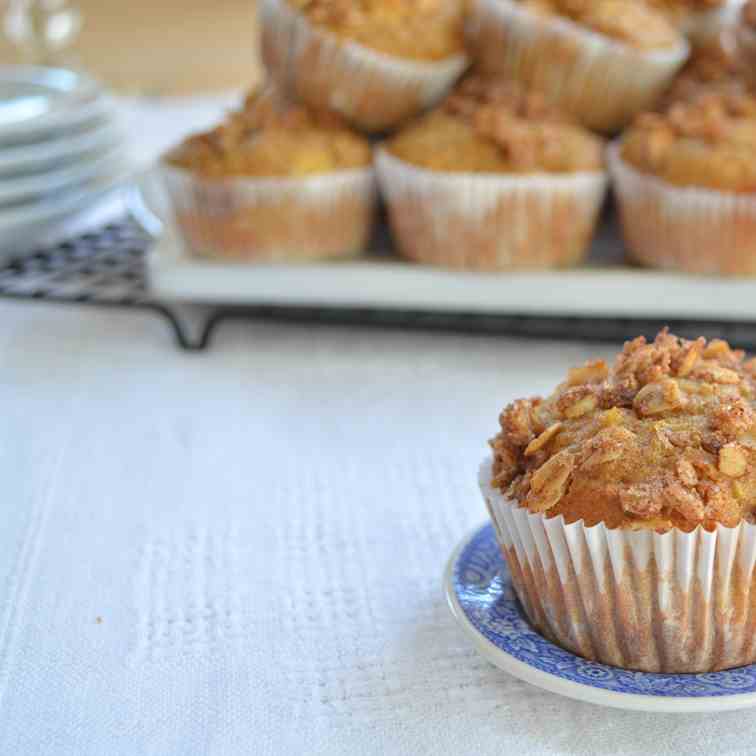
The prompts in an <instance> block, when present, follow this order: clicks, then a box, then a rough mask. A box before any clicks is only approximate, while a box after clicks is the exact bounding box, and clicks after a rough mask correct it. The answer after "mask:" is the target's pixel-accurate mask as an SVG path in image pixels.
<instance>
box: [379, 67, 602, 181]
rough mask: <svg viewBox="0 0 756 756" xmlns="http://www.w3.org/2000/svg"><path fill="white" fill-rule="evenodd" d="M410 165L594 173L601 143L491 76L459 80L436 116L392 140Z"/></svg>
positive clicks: (541, 101) (394, 148)
mask: <svg viewBox="0 0 756 756" xmlns="http://www.w3.org/2000/svg"><path fill="white" fill-rule="evenodd" d="M389 146H390V148H391V150H392V152H394V154H396V155H397V156H398V157H401V158H402V159H404V160H406V161H407V162H410V163H413V164H416V165H421V166H424V167H428V168H432V169H437V170H463V171H480V172H491V173H496V172H512V173H529V172H549V173H567V172H575V171H589V172H595V171H599V170H602V169H603V142H602V140H601V139H599V138H598V137H596V136H594V135H593V134H591V133H590V132H589V131H587V130H586V129H584V128H582V127H581V126H579V125H577V124H575V123H573V122H571V121H570V119H569V118H568V117H567V116H566V115H565V114H564V113H562V112H560V111H559V110H557V109H555V108H554V107H553V106H549V105H548V104H547V103H546V101H545V99H544V98H543V97H542V96H541V95H539V94H538V93H536V92H526V91H524V90H523V89H521V88H520V87H519V86H518V85H517V84H516V83H515V82H511V81H507V80H504V79H501V78H497V77H495V76H483V75H473V76H469V77H467V78H466V79H464V80H463V81H462V82H461V83H460V84H459V85H458V86H457V88H456V89H455V90H454V92H452V94H450V95H449V97H448V98H447V99H446V101H445V102H444V103H443V105H442V106H441V107H440V108H439V109H438V110H436V111H434V112H432V113H430V114H428V115H426V116H425V117H424V118H421V119H420V120H418V121H417V122H415V123H414V124H412V125H411V126H409V127H408V128H407V129H405V130H404V131H402V132H400V133H399V134H398V135H397V136H396V137H395V138H394V139H392V140H391V142H390V143H389Z"/></svg>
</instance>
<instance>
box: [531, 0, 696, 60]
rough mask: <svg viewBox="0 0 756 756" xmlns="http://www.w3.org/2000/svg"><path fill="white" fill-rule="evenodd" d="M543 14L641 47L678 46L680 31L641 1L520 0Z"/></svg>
mask: <svg viewBox="0 0 756 756" xmlns="http://www.w3.org/2000/svg"><path fill="white" fill-rule="evenodd" d="M520 2H521V5H524V6H525V7H527V8H529V9H531V10H533V11H535V12H537V13H542V14H556V15H559V16H564V17H566V18H569V19H570V20H572V21H574V22H575V23H577V24H580V25H581V26H585V27H587V28H589V29H591V30H592V31H595V32H598V33H599V34H603V35H604V36H606V37H610V38H611V39H613V40H615V41H617V42H624V43H625V44H627V45H630V46H632V47H636V48H638V49H640V50H659V49H666V48H671V47H678V46H679V45H680V44H681V43H682V37H681V35H680V33H679V32H678V31H677V30H676V29H675V28H674V26H672V24H670V22H669V21H668V20H667V19H666V18H665V17H664V14H663V13H661V12H659V11H657V10H654V9H653V8H650V7H649V6H648V5H647V4H646V3H643V2H639V0H520Z"/></svg>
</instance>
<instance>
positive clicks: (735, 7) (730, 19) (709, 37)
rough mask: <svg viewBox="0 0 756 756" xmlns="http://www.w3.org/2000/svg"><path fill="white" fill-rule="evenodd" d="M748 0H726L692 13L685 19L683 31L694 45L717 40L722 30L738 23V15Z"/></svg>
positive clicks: (699, 45) (702, 45)
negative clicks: (710, 7)
mask: <svg viewBox="0 0 756 756" xmlns="http://www.w3.org/2000/svg"><path fill="white" fill-rule="evenodd" d="M745 2H746V0H725V2H724V3H722V5H721V6H720V7H719V8H712V9H711V10H708V11H703V12H700V13H692V14H691V15H690V16H689V17H688V18H687V19H685V20H684V21H683V24H682V31H683V32H684V33H685V34H686V35H687V36H688V38H689V39H690V41H691V43H692V44H693V46H694V47H704V46H706V45H708V44H711V43H713V42H714V41H716V38H717V37H718V36H719V35H720V34H722V32H724V31H726V30H728V29H731V28H732V27H734V26H735V25H736V24H737V23H738V16H739V14H740V11H741V9H742V7H743V5H745Z"/></svg>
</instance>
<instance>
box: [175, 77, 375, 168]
mask: <svg viewBox="0 0 756 756" xmlns="http://www.w3.org/2000/svg"><path fill="white" fill-rule="evenodd" d="M166 159H167V161H168V162H169V163H171V164H173V165H176V166H178V167H181V168H185V169H187V170H190V171H192V172H194V173H198V174H200V175H202V176H205V177H207V178H225V177H233V176H236V177H243V176H247V177H258V178H260V177H265V176H270V177H275V176H278V177H285V176H290V177H297V176H300V177H301V176H310V175H316V174H322V173H332V172H335V171H342V170H350V169H356V168H362V167H364V166H367V165H369V164H370V162H371V159H372V157H371V150H370V145H369V143H368V141H367V140H366V139H364V138H363V137H361V136H359V135H358V134H356V133H355V132H353V131H350V130H349V129H348V128H347V127H346V126H345V125H344V124H343V123H342V121H341V120H340V119H339V118H338V117H337V116H335V115H333V114H331V113H326V112H322V113H321V112H317V111H314V110H312V109H309V108H305V107H303V106H293V105H291V104H287V103H284V102H282V101H281V100H280V99H279V98H277V97H276V95H275V94H274V93H272V92H270V91H268V90H266V91H264V92H261V93H257V92H252V93H251V94H250V95H248V96H247V98H246V100H245V102H244V106H243V107H242V108H241V109H240V110H238V111H236V112H233V113H231V114H229V116H228V117H227V118H226V120H225V121H224V122H223V123H222V124H220V125H219V126H217V127H216V128H215V129H213V130H212V131H209V132H206V133H203V134H197V135H195V136H192V137H190V138H189V139H187V140H186V141H184V142H183V143H182V144H181V145H179V146H178V147H176V148H175V149H174V150H172V151H171V152H170V153H168V155H167V156H166Z"/></svg>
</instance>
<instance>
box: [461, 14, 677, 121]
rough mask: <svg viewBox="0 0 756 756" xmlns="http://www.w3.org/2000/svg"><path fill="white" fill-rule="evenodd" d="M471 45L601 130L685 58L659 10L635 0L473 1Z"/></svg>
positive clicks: (645, 102)
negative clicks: (577, 0)
mask: <svg viewBox="0 0 756 756" xmlns="http://www.w3.org/2000/svg"><path fill="white" fill-rule="evenodd" d="M468 33H469V37H470V49H471V50H472V51H474V52H473V54H474V56H475V59H476V63H477V65H478V66H479V67H480V69H481V70H483V71H487V72H494V73H501V74H504V75H506V76H508V77H510V78H513V79H515V80H516V81H519V82H521V83H522V84H523V85H524V86H526V87H528V88H535V89H537V90H538V91H540V92H543V93H544V94H545V95H546V97H547V98H548V99H550V100H551V101H553V102H554V103H555V104H557V105H559V107H561V108H563V109H564V110H566V111H568V112H570V113H571V114H573V115H575V116H576V117H577V118H578V119H579V120H580V121H581V122H582V123H583V124H584V125H586V126H588V127H589V128H592V129H596V130H598V131H603V132H614V131H617V130H618V129H620V128H622V127H623V126H625V125H626V124H627V123H628V122H629V121H630V120H631V119H632V117H633V116H634V115H636V114H637V113H639V112H641V111H642V110H646V109H649V108H651V107H652V106H653V105H654V103H655V102H656V100H657V99H658V97H659V96H660V95H661V93H662V92H663V91H664V90H665V89H666V87H667V86H668V85H669V83H670V81H671V80H672V78H673V77H674V75H675V73H676V72H677V71H678V69H679V68H680V67H681V66H682V64H683V63H684V62H685V59H686V58H687V56H688V44H687V42H686V41H685V39H684V37H683V36H682V34H680V33H679V32H678V31H676V30H675V29H674V28H673V26H672V25H671V24H670V23H669V22H668V21H667V20H666V19H665V18H664V15H663V14H661V13H659V12H658V11H655V10H653V9H651V8H649V7H648V6H647V5H646V4H644V3H642V2H638V0H582V1H579V2H576V1H575V0H472V2H471V20H470V23H469V29H468Z"/></svg>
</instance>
